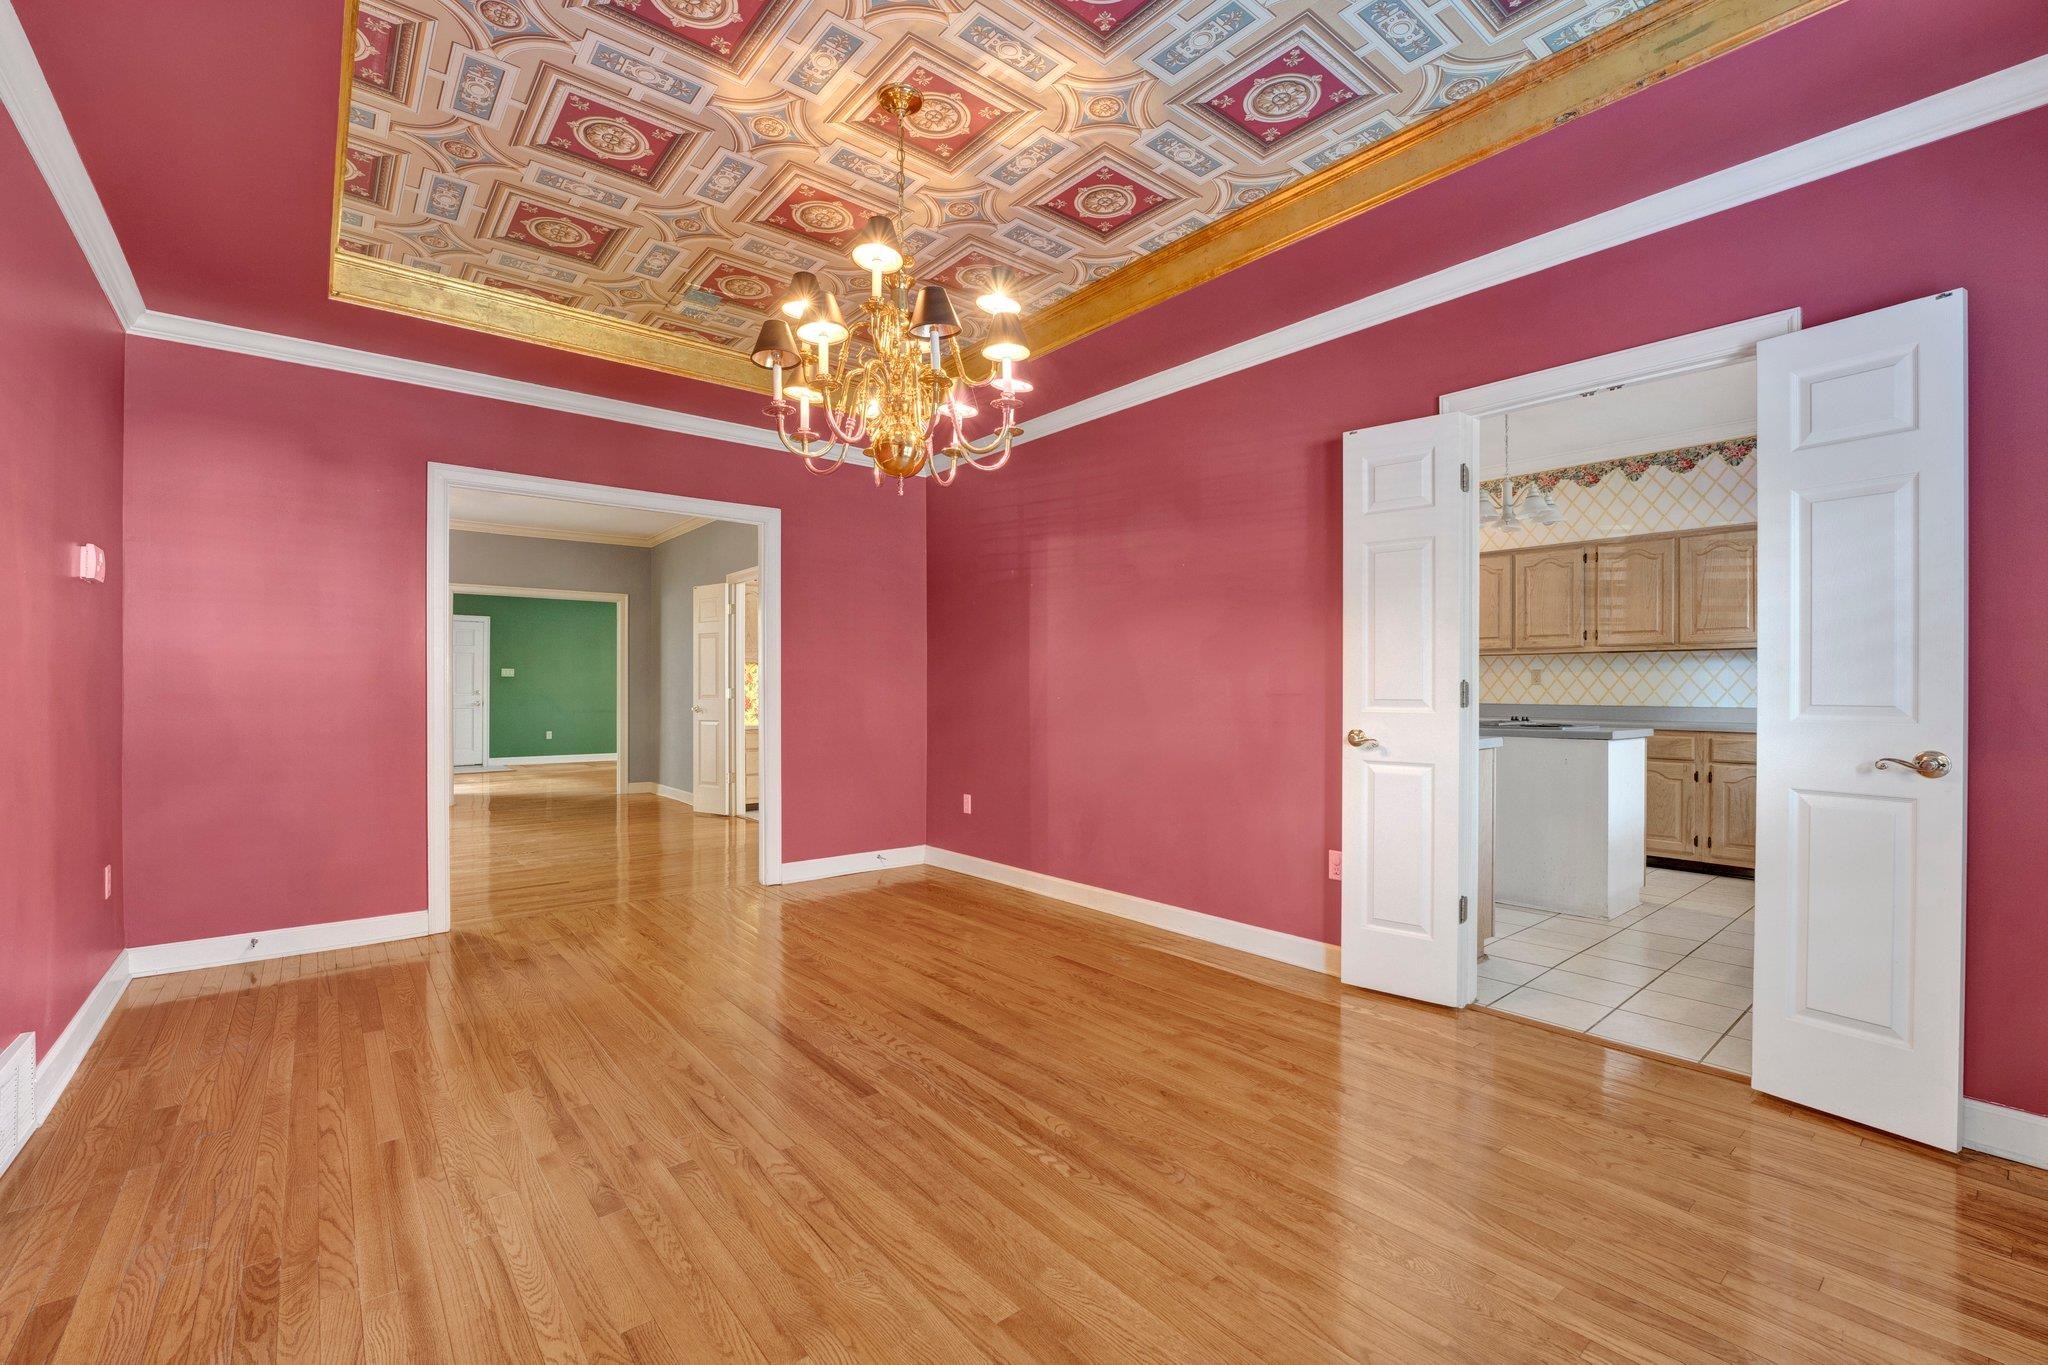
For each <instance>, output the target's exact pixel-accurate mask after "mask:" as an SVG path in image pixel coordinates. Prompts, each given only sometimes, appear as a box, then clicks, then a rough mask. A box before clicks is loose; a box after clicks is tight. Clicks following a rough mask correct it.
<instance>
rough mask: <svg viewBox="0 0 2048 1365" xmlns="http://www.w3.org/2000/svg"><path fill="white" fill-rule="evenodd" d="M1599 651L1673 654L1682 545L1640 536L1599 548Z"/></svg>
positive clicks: (1595, 635)
mask: <svg viewBox="0 0 2048 1365" xmlns="http://www.w3.org/2000/svg"><path fill="white" fill-rule="evenodd" d="M1592 554H1593V559H1592V569H1593V622H1592V639H1591V640H1590V641H1588V642H1587V643H1589V644H1591V645H1592V646H1593V647H1594V648H1595V649H1600V650H1616V649H1671V648H1674V647H1676V645H1677V644H1678V540H1677V538H1676V537H1675V536H1639V537H1635V538H1632V539H1629V540H1617V541H1606V542H1598V543H1596V544H1594V546H1593V551H1592Z"/></svg>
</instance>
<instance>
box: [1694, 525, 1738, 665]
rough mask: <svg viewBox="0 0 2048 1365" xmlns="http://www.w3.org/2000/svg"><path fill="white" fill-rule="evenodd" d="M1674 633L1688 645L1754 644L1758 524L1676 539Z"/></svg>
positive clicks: (1729, 647) (1733, 645) (1728, 646)
mask: <svg viewBox="0 0 2048 1365" xmlns="http://www.w3.org/2000/svg"><path fill="white" fill-rule="evenodd" d="M1679 555H1680V558H1679V566H1678V578H1679V585H1680V586H1679V601H1678V635H1679V638H1680V639H1681V640H1683V641H1685V642H1686V646H1687V648H1691V649H1748V648H1753V647H1754V646H1755V645H1756V528H1755V527H1754V526H1748V527H1743V528H1741V529H1738V530H1733V531H1709V532H1700V533H1696V534H1693V535H1689V536H1686V537H1685V538H1684V539H1683V540H1681V541H1680V542H1679Z"/></svg>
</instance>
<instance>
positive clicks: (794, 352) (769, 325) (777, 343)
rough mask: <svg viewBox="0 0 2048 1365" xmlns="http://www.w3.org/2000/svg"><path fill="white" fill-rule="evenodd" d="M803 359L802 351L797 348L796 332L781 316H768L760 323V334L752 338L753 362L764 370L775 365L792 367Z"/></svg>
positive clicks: (786, 367)
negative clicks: (768, 317)
mask: <svg viewBox="0 0 2048 1365" xmlns="http://www.w3.org/2000/svg"><path fill="white" fill-rule="evenodd" d="M802 360H803V352H802V351H800V350H798V349H797V344H796V333H795V332H792V331H791V330H790V328H789V323H788V322H786V321H784V320H783V319H782V318H770V319H768V320H767V321H766V322H764V323H762V324H761V334H760V335H759V336H757V337H755V338H754V363H755V364H756V365H759V366H760V367H761V368H762V369H764V370H772V369H774V368H775V367H776V366H777V365H780V366H782V367H783V368H784V369H793V368H795V366H796V365H797V364H798V363H800V362H801V361H802Z"/></svg>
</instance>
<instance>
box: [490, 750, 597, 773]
mask: <svg viewBox="0 0 2048 1365" xmlns="http://www.w3.org/2000/svg"><path fill="white" fill-rule="evenodd" d="M618 761H619V756H618V755H617V754H528V755H526V756H525V757H523V758H493V759H492V760H491V770H492V771H493V772H495V771H497V770H498V769H500V768H531V767H532V766H533V765H534V764H536V763H616V762H618Z"/></svg>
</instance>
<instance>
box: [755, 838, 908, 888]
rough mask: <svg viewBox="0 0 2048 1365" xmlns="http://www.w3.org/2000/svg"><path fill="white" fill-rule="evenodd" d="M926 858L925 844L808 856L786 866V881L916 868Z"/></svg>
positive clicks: (809, 880) (813, 880) (819, 879)
mask: <svg viewBox="0 0 2048 1365" xmlns="http://www.w3.org/2000/svg"><path fill="white" fill-rule="evenodd" d="M924 860H925V847H924V845H923V844H912V845H911V846H910V847H909V848H880V849H876V850H874V851H873V852H871V853H842V854H840V855H838V856H837V857H835V858H807V859H805V860H804V861H802V862H799V863H784V864H783V865H782V880H783V881H784V882H815V881H821V880H823V879H824V878H826V877H845V876H850V875H852V874H853V873H855V872H880V871H883V870H884V869H887V868H892V867H916V866H917V865H918V864H920V863H922V862H923V861H924Z"/></svg>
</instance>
